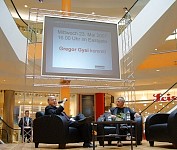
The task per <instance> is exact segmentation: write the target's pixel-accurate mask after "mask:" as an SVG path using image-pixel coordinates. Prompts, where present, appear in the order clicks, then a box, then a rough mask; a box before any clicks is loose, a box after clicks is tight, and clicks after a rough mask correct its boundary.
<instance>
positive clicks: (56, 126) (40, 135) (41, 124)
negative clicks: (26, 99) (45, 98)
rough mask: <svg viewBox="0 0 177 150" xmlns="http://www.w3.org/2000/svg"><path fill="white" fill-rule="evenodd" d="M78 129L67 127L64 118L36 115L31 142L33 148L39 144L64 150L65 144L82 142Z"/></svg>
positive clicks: (39, 113)
mask: <svg viewBox="0 0 177 150" xmlns="http://www.w3.org/2000/svg"><path fill="white" fill-rule="evenodd" d="M82 141H83V140H82V139H81V136H80V135H79V132H78V129H77V128H73V127H69V126H68V121H67V120H66V118H65V117H64V116H56V115H47V116H46V115H44V113H43V112H37V113H36V119H34V121H33V142H34V143H35V148H38V146H39V143H46V144H59V148H65V146H66V144H67V143H76V142H82Z"/></svg>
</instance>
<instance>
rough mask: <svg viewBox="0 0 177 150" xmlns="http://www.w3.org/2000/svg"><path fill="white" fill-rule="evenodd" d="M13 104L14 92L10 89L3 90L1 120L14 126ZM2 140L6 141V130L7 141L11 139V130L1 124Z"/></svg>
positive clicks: (9, 141)
mask: <svg viewBox="0 0 177 150" xmlns="http://www.w3.org/2000/svg"><path fill="white" fill-rule="evenodd" d="M14 106H15V92H14V91H12V90H5V91H4V104H3V120H4V121H5V122H6V123H7V124H8V125H9V126H10V127H12V128H13V127H14V118H13V116H14ZM2 128H3V130H4V131H3V134H2V140H3V141H4V142H5V141H7V140H6V139H7V135H6V131H7V133H8V141H7V142H8V143H12V141H13V130H12V129H10V128H9V127H7V125H5V124H3V127H2Z"/></svg>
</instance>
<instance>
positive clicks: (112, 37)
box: [42, 16, 120, 79]
mask: <svg viewBox="0 0 177 150" xmlns="http://www.w3.org/2000/svg"><path fill="white" fill-rule="evenodd" d="M117 36H118V33H117V24H111V23H103V22H94V21H86V20H76V19H68V18H58V17H49V16H45V19H44V39H43V58H42V75H52V76H60V77H74V78H75V77H76V78H83V77H87V78H108V79H110V78H111V79H120V69H119V51H118V38H117Z"/></svg>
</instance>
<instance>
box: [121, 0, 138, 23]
mask: <svg viewBox="0 0 177 150" xmlns="http://www.w3.org/2000/svg"><path fill="white" fill-rule="evenodd" d="M138 1H139V0H137V1H136V2H134V4H133V5H132V6H131V7H130V9H129V10H128V11H127V13H129V12H130V10H131V9H132V8H133V7H134V6H135V5H136V3H137V2H138ZM127 13H126V14H124V16H123V17H122V19H120V20H119V21H118V24H119V23H120V22H121V21H122V20H123V19H124V18H125V16H126V15H127Z"/></svg>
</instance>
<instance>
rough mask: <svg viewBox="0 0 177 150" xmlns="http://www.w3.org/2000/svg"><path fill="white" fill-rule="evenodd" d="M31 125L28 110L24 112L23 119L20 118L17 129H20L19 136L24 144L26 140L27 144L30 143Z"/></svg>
mask: <svg viewBox="0 0 177 150" xmlns="http://www.w3.org/2000/svg"><path fill="white" fill-rule="evenodd" d="M32 124H33V120H32V118H30V117H29V110H26V111H25V117H22V118H21V119H20V121H19V123H18V125H19V127H20V128H21V135H22V138H23V141H24V142H25V139H26V138H27V142H28V143H30V142H31V132H32Z"/></svg>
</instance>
